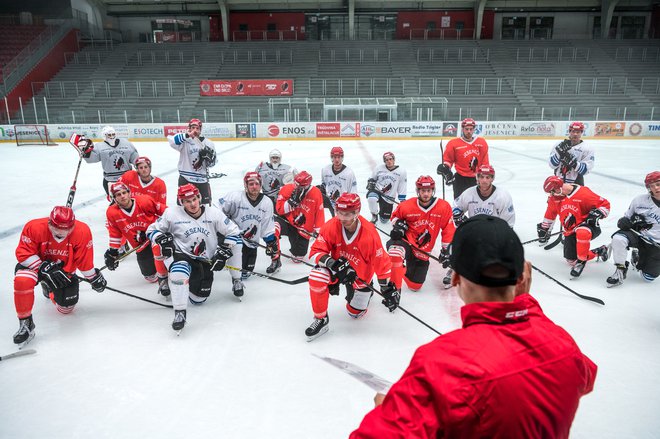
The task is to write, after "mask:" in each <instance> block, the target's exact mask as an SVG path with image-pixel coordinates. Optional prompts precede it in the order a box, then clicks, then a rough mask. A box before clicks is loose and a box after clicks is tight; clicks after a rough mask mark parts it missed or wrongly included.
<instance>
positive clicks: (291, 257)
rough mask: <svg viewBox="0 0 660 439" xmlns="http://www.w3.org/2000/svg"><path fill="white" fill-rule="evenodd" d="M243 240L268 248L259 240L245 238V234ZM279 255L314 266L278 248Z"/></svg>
mask: <svg viewBox="0 0 660 439" xmlns="http://www.w3.org/2000/svg"><path fill="white" fill-rule="evenodd" d="M243 240H244V241H248V242H249V243H251V244H254V245H256V246H257V247H261V248H263V249H266V248H268V247H266V246H265V245H263V244H261V243H259V242H257V241H253V240H251V239H248V238H246V237H245V236H244V237H243ZM280 256H283V257H285V258H287V259H291V260H293V261H296V262H298V263H301V264H304V265H307V266H308V267H314V265H313V264H310V263H309V262H307V261H304V260H302V259H298V258H297V257H295V256H292V255H287V254H286V253H283V252H282V250H280Z"/></svg>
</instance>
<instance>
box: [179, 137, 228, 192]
mask: <svg viewBox="0 0 660 439" xmlns="http://www.w3.org/2000/svg"><path fill="white" fill-rule="evenodd" d="M167 141H168V142H170V146H171V147H172V148H174V149H176V150H177V151H179V165H178V167H179V174H181V176H182V177H183V178H185V179H186V180H188V181H189V182H191V183H206V182H208V181H209V180H208V178H207V177H206V173H207V171H208V168H210V167H213V166H215V164H216V163H217V157H216V158H214V159H213V162H212V163H210V164H209V165H208V166H207V165H206V164H205V163H204V161H203V160H200V158H199V152H200V151H201V150H202V149H203V148H209V149H212V150H213V151H214V152H215V144H214V143H213V142H212V141H210V140H209V139H207V138H206V137H200V138H198V139H193V138H191V137H186V136H185V134H183V133H179V134H175V135H173V136H167Z"/></svg>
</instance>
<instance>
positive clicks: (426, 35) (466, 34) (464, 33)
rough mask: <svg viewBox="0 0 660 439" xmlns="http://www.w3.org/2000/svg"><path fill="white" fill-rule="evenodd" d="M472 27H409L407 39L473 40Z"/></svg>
mask: <svg viewBox="0 0 660 439" xmlns="http://www.w3.org/2000/svg"><path fill="white" fill-rule="evenodd" d="M474 36H475V32H474V29H449V28H447V29H410V30H409V31H408V35H407V37H408V39H409V40H474Z"/></svg>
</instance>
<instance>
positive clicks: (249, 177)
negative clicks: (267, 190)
mask: <svg viewBox="0 0 660 439" xmlns="http://www.w3.org/2000/svg"><path fill="white" fill-rule="evenodd" d="M250 181H256V182H258V183H259V186H261V175H259V173H258V172H254V171H251V172H247V173H246V174H245V177H243V184H244V185H245V187H247V185H248V183H249V182H250Z"/></svg>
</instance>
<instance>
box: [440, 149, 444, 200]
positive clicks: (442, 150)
mask: <svg viewBox="0 0 660 439" xmlns="http://www.w3.org/2000/svg"><path fill="white" fill-rule="evenodd" d="M440 154H441V157H440V160H442V162H443V163H444V160H445V149H444V148H443V147H442V140H440ZM442 199H443V200H444V199H445V177H444V176H443V177H442Z"/></svg>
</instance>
